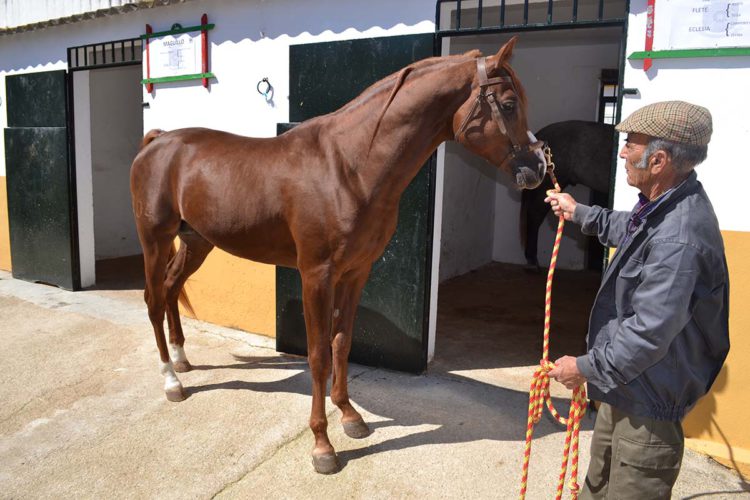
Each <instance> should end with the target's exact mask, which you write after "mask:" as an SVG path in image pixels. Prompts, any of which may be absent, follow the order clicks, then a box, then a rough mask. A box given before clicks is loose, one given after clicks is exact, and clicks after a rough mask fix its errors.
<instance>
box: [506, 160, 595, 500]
mask: <svg viewBox="0 0 750 500" xmlns="http://www.w3.org/2000/svg"><path fill="white" fill-rule="evenodd" d="M544 154H545V155H546V157H547V165H548V167H547V168H548V170H547V173H548V174H549V176H550V179H551V180H552V184H553V185H554V186H555V188H554V190H551V191H548V193H550V192H556V193H559V192H560V191H561V189H560V185H559V184H558V183H557V178H556V177H555V174H554V169H555V164H554V163H553V162H552V152H551V151H550V148H549V146H546V145H545V147H544ZM564 225H565V218H564V217H563V216H562V215H560V219H559V221H558V223H557V234H556V236H555V244H554V246H553V247H552V258H551V260H550V263H549V271H548V272H547V288H546V292H545V295H544V343H543V348H542V350H543V353H542V359H541V361H540V362H539V367H538V368H537V369H536V370H535V371H534V375H533V377H532V379H531V388H530V389H529V418H528V420H527V424H526V447H525V448H524V457H523V475H522V477H521V493H520V495H519V498H520V499H521V500H523V499H524V498H526V488H527V483H528V477H529V459H530V458H531V440H532V437H533V435H534V425H536V424H537V423H538V422H539V419H541V417H542V412H543V411H544V404H545V403H546V405H547V408H548V409H549V411H550V413H551V414H552V417H553V418H554V419H555V420H557V421H558V422H560V423H561V424H563V425H565V426H567V431H566V435H565V447H564V449H563V461H562V466H561V468H560V478H559V481H558V484H557V494H556V496H555V498H556V500H560V499H561V498H562V495H563V488H564V485H565V475H566V474H567V470H568V462H570V481H569V483H568V487H569V488H570V493H571V497H572V498H573V500H575V499H577V498H578V493H579V491H580V487H579V485H578V435H579V432H580V430H581V419H582V418H583V415H584V413H586V387H585V386H584V385H583V384H581V385H579V386H578V387H576V388H575V389H574V390H573V395H572V397H571V401H570V411H569V413H568V418H563V417H561V416H560V414H559V413H558V412H557V410H555V407H554V405H553V404H552V398H551V397H550V393H549V375H548V373H549V371H550V370H551V369H552V368H554V367H555V365H554V364H553V363H551V362H550V360H549V332H550V320H551V318H552V280H553V278H554V275H555V266H556V264H557V254H558V252H559V250H560V240H561V239H562V234H563V226H564ZM571 455H572V457H571Z"/></svg>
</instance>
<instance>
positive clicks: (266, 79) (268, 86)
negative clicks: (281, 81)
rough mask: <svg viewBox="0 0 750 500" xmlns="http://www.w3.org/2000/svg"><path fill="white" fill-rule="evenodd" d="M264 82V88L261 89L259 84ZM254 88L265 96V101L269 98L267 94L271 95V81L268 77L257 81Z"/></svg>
mask: <svg viewBox="0 0 750 500" xmlns="http://www.w3.org/2000/svg"><path fill="white" fill-rule="evenodd" d="M264 83H265V84H266V87H265V90H261V86H262V85H263V84H264ZM255 89H256V90H257V91H258V93H259V94H260V95H262V96H263V97H265V99H266V101H267V100H268V99H269V96H271V95H273V86H272V85H271V82H269V81H268V78H263V79H262V80H261V81H259V82H258V85H256V86H255Z"/></svg>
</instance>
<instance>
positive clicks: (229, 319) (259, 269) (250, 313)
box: [178, 243, 276, 337]
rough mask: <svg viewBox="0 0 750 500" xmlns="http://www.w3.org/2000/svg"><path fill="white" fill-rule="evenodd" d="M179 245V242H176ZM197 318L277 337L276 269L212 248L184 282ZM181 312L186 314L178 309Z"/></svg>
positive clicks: (182, 309)
mask: <svg viewBox="0 0 750 500" xmlns="http://www.w3.org/2000/svg"><path fill="white" fill-rule="evenodd" d="M178 245H179V243H178ZM185 291H186V292H187V295H188V298H189V300H190V304H191V305H192V306H193V310H194V311H195V314H196V317H197V318H198V319H200V320H203V321H208V322H211V323H216V324H219V325H223V326H229V327H232V328H238V329H240V330H245V331H248V332H252V333H259V334H261V335H266V336H269V337H275V336H276V268H275V266H270V265H267V264H258V263H256V262H251V261H249V260H245V259H240V258H238V257H234V256H233V255H230V254H228V253H226V252H224V251H222V250H219V249H217V248H214V250H213V251H212V252H211V253H210V254H209V255H208V258H207V259H206V262H204V263H203V265H202V266H201V267H200V269H198V271H197V272H196V273H195V274H193V275H192V276H191V277H190V279H188V282H187V284H186V285H185ZM180 309H181V312H182V314H185V315H188V316H189V314H188V313H187V312H186V311H185V310H184V308H182V307H181V308H180Z"/></svg>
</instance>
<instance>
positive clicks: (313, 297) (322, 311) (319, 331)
mask: <svg viewBox="0 0 750 500" xmlns="http://www.w3.org/2000/svg"><path fill="white" fill-rule="evenodd" d="M300 274H301V275H302V304H303V308H304V314H305V326H306V328H307V362H308V364H309V365H310V373H311V375H312V411H311V412H310V429H311V430H312V432H313V435H314V436H315V447H314V448H313V452H312V459H313V466H314V467H315V471H316V472H319V473H321V474H332V473H334V472H337V471H338V470H339V464H338V460H337V458H336V452H335V450H334V449H333V446H332V445H331V442H330V441H329V440H328V431H327V429H328V420H327V419H326V408H325V406H326V387H327V384H328V376H329V375H330V374H331V326H332V324H331V317H332V312H333V284H332V276H331V270H330V266H325V265H320V266H318V267H316V268H313V269H300Z"/></svg>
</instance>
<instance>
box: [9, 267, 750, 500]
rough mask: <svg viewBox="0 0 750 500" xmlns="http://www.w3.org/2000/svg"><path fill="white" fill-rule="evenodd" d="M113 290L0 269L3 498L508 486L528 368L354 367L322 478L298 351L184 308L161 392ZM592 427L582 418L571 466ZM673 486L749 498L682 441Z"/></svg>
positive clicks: (129, 313)
mask: <svg viewBox="0 0 750 500" xmlns="http://www.w3.org/2000/svg"><path fill="white" fill-rule="evenodd" d="M123 288H124V290H116V291H112V290H90V291H84V292H76V293H71V292H66V291H63V290H59V289H57V288H54V287H49V286H45V285H38V284H30V283H25V282H21V281H17V280H14V279H12V278H11V277H10V275H9V274H8V273H2V272H0V314H1V315H2V316H1V317H2V322H1V323H0V325H1V326H0V335H2V345H3V348H2V366H3V375H2V377H0V401H2V404H1V405H0V464H1V465H2V466H1V467H0V498H108V499H110V498H213V497H222V498H313V497H317V498H320V497H326V498H368V499H369V498H424V497H427V498H513V497H515V496H517V492H518V483H519V477H520V470H521V463H522V449H523V444H524V443H523V439H524V432H525V425H526V407H527V397H528V396H527V394H526V392H525V389H523V388H522V387H521V385H523V386H524V387H525V386H526V385H527V384H528V380H529V379H530V375H531V372H532V367H531V366H511V365H513V363H508V364H507V366H491V363H490V362H489V361H488V360H487V359H485V358H482V357H481V356H478V357H477V360H478V361H481V362H478V363H476V364H477V365H481V366H478V367H472V364H471V362H470V361H467V359H470V358H471V356H468V355H466V354H464V355H459V356H457V357H456V360H457V362H456V363H453V364H451V362H449V361H448V359H447V357H446V356H447V355H445V356H443V357H439V358H438V359H437V360H436V362H435V364H434V365H433V367H432V368H431V369H430V371H429V372H428V374H426V375H420V376H414V375H407V374H402V373H396V372H391V371H387V370H381V369H374V368H369V367H363V366H357V365H352V367H351V371H350V394H351V397H352V400H353V402H354V403H355V405H356V406H357V407H358V408H359V409H360V410H361V411H362V413H363V416H364V417H365V420H366V421H367V422H368V423H369V424H370V427H371V429H372V430H373V433H372V434H371V435H370V436H369V437H367V438H365V439H362V440H354V439H350V438H348V437H346V435H345V434H344V433H343V432H342V429H341V426H340V425H339V424H338V410H337V409H335V407H333V405H332V404H331V403H330V401H329V402H328V411H329V424H330V425H329V434H330V437H331V441H332V443H333V445H334V446H335V447H336V449H337V451H338V454H339V458H340V461H341V463H342V466H343V468H342V470H341V471H340V472H339V473H338V474H335V475H331V476H321V475H317V474H315V472H314V471H313V469H312V466H311V463H310V451H311V448H312V435H311V433H310V431H309V429H308V427H307V420H308V416H309V411H310V400H311V398H310V396H309V395H308V394H309V391H310V376H309V371H308V369H307V365H306V362H305V360H304V358H298V357H292V356H285V355H282V354H279V353H277V352H276V351H275V350H274V342H273V340H272V339H268V338H265V337H260V336H256V335H250V334H245V333H242V332H238V331H234V330H230V329H226V328H220V327H216V326H212V325H208V324H205V323H202V322H199V321H192V320H185V321H184V324H185V330H186V337H187V339H188V340H187V345H186V349H187V353H188V357H189V359H190V360H191V362H192V363H193V366H194V368H195V369H194V370H193V371H192V372H190V373H185V374H181V375H180V378H181V380H182V382H183V384H184V385H185V387H186V389H187V392H188V394H189V397H188V399H187V400H185V401H183V402H181V403H170V402H168V401H167V400H166V399H165V398H164V396H163V393H162V383H163V382H162V379H161V376H160V375H159V373H158V369H157V361H158V356H157V353H156V347H155V344H154V340H153V335H152V333H151V328H150V325H149V323H148V319H147V316H146V312H145V308H144V306H143V304H142V302H141V300H140V292H137V291H135V290H133V289H129V288H128V287H123ZM446 294H447V293H446ZM461 307H463V306H461ZM443 314H446V315H447V316H444V317H443V319H442V320H441V321H443V322H445V321H449V322H450V315H449V314H448V312H446V313H443ZM472 316H474V315H472ZM440 342H441V341H440V334H439V336H438V343H439V344H438V346H439V348H438V350H439V349H440ZM451 342H455V340H450V339H449V338H447V337H446V338H445V339H444V340H443V344H444V346H445V348H447V346H450V345H451V344H450V343H451ZM461 360H463V361H461ZM532 363H533V361H532ZM555 394H558V391H557V389H556V391H555ZM559 394H561V395H562V394H563V393H561V392H560V393H559ZM555 404H556V405H557V407H558V408H560V409H562V410H565V402H564V400H562V399H556V400H555ZM591 427H592V421H591V420H590V419H589V418H586V419H585V425H584V429H583V431H582V433H581V449H582V450H583V452H582V454H581V460H582V462H581V469H582V470H583V471H585V468H586V465H587V462H588V453H587V449H588V444H589V441H590V435H591ZM563 438H564V430H563V429H561V427H560V426H558V425H557V424H555V423H553V422H552V421H551V420H550V419H549V418H548V417H546V416H545V417H544V418H543V419H542V421H541V422H540V423H539V425H538V427H537V431H536V436H535V440H534V445H533V456H532V463H531V478H530V482H529V494H528V495H527V497H528V498H534V499H536V498H540V499H541V498H551V497H552V495H553V491H554V489H555V487H556V477H557V475H558V472H559V462H560V458H561V450H562V442H563ZM674 493H675V495H674V496H675V498H702V497H705V498H730V499H735V498H742V497H746V498H750V494H749V493H748V489H747V483H745V482H744V480H742V479H741V478H740V477H738V476H737V475H736V474H735V473H734V472H733V471H731V470H728V469H726V468H724V467H723V466H721V465H719V464H717V463H716V462H714V461H712V460H711V459H709V458H707V457H705V456H702V455H698V454H696V453H693V452H690V451H688V452H686V455H685V459H684V462H683V469H682V473H681V475H680V478H679V480H678V483H677V486H676V488H675V492H674ZM566 496H567V495H566Z"/></svg>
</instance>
